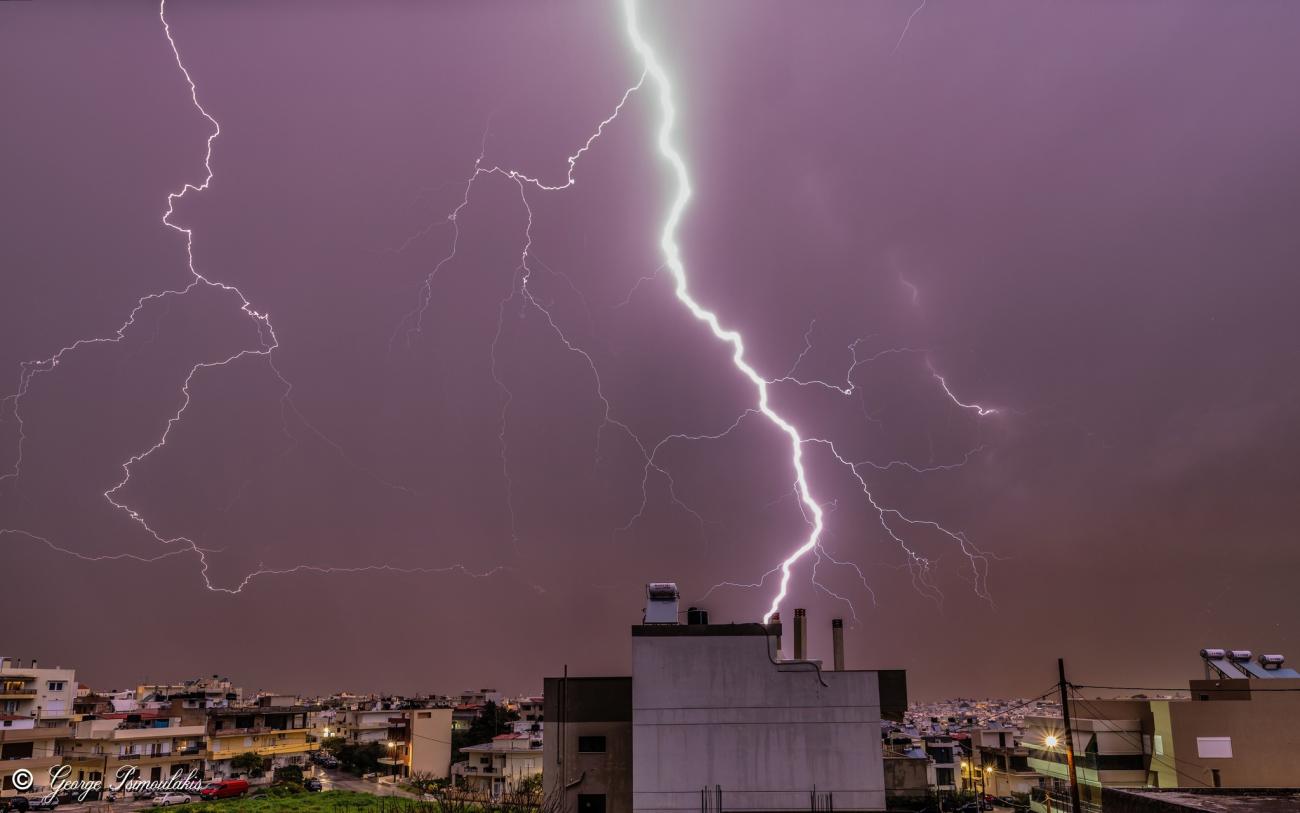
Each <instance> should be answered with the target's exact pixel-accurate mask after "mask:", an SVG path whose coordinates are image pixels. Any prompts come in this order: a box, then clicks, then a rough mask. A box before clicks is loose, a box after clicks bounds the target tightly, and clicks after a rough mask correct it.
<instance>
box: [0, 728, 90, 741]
mask: <svg viewBox="0 0 1300 813" xmlns="http://www.w3.org/2000/svg"><path fill="white" fill-rule="evenodd" d="M71 736H72V726H67V725H60V726H49V727H47V728H2V729H0V742H36V741H38V740H62V739H67V738H69V737H71Z"/></svg>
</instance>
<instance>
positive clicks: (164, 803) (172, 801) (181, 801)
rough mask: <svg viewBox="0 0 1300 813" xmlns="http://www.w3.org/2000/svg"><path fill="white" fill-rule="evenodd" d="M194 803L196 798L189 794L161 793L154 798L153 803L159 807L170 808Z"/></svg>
mask: <svg viewBox="0 0 1300 813" xmlns="http://www.w3.org/2000/svg"><path fill="white" fill-rule="evenodd" d="M192 801H194V797H193V796H191V795H189V794H188V793H174V792H173V793H160V794H158V795H157V796H155V797H153V803H154V804H155V805H157V806H158V807H168V806H170V805H187V804H189V803H190V802H192Z"/></svg>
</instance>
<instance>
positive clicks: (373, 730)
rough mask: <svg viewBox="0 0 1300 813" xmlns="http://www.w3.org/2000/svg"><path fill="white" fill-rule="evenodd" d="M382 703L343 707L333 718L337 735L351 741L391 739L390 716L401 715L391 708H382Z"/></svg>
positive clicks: (382, 740) (385, 740) (383, 741)
mask: <svg viewBox="0 0 1300 813" xmlns="http://www.w3.org/2000/svg"><path fill="white" fill-rule="evenodd" d="M383 705H384V704H382V703H378V702H376V703H374V704H373V705H370V706H366V707H364V708H355V709H344V710H343V711H342V712H341V713H340V714H339V716H337V717H336V718H335V725H336V726H337V727H338V728H337V731H338V735H339V736H342V737H347V739H348V740H349V741H351V742H360V743H366V742H378V743H387V742H389V741H391V740H392V736H391V735H390V733H389V728H391V727H392V722H391V718H393V717H394V716H397V717H400V716H401V715H400V714H398V713H397V712H394V711H393V709H391V708H384V707H383ZM399 725H400V720H399Z"/></svg>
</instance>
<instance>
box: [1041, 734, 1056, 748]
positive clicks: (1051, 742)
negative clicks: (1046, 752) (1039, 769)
mask: <svg viewBox="0 0 1300 813" xmlns="http://www.w3.org/2000/svg"><path fill="white" fill-rule="evenodd" d="M1057 742H1058V740H1057V739H1056V735H1055V734H1048V735H1047V736H1046V737H1044V738H1043V744H1044V745H1046V746H1047V747H1048V748H1055V747H1056V743H1057Z"/></svg>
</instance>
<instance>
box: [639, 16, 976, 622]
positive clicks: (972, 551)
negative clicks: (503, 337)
mask: <svg viewBox="0 0 1300 813" xmlns="http://www.w3.org/2000/svg"><path fill="white" fill-rule="evenodd" d="M924 5H925V4H924V2H923V3H922V4H921V7H918V8H917V10H916V11H915V12H913V14H912V17H915V16H916V14H917V13H919V12H920V10H921V8H923V7H924ZM623 9H624V15H625V19H626V31H627V37H628V40H629V42H630V43H631V46H632V49H633V50H634V51H635V53H636V54H637V55H638V56H639V57H640V59H641V62H642V64H643V65H644V67H645V71H646V74H647V76H648V77H649V78H650V80H651V81H652V82H653V84H654V86H655V88H656V90H657V97H658V101H659V110H660V123H659V129H658V135H657V139H656V144H657V146H658V150H659V155H660V158H661V159H662V160H663V161H664V162H665V163H667V164H668V166H669V168H670V170H671V173H672V176H673V180H674V182H675V191H674V193H673V197H672V201H671V203H670V204H669V208H668V211H667V214H666V216H665V218H664V221H663V225H662V230H661V231H660V237H659V248H660V250H661V252H662V254H663V258H664V267H666V268H667V269H668V271H669V273H670V274H671V276H672V279H673V282H674V293H675V295H676V297H677V299H678V301H680V302H681V304H682V305H684V306H685V307H686V309H687V310H688V311H690V313H691V315H692V316H694V317H695V319H697V320H698V321H700V322H703V323H704V324H705V325H707V326H708V328H709V330H710V331H711V332H712V334H713V336H714V337H715V338H716V339H717V340H718V341H720V342H722V343H724V344H726V345H728V346H729V347H730V349H731V361H732V364H733V365H734V366H735V368H736V370H737V371H738V372H739V373H740V374H741V375H742V376H743V377H744V378H745V379H747V380H748V381H749V383H750V384H752V385H753V387H754V391H755V395H756V405H755V409H756V410H757V412H759V413H760V414H762V416H763V417H765V418H766V419H767V420H768V422H769V423H771V424H772V426H774V427H775V428H776V429H777V430H778V431H780V432H781V433H783V434H784V435H785V436H786V438H787V439H788V440H789V443H790V466H791V468H792V469H793V471H794V475H795V480H794V491H795V494H796V496H797V498H798V504H799V510H800V511H801V512H802V514H803V516H804V519H805V521H806V523H807V524H808V526H809V532H808V535H807V536H806V537H805V538H804V539H803V541H802V542H800V543H799V544H798V545H797V546H796V547H795V548H794V550H792V551H791V552H790V553H789V554H787V555H786V557H785V558H784V559H782V560H781V562H780V563H779V564H778V565H777V566H776V567H774V568H772V569H771V570H768V571H767V572H766V573H764V574H763V576H762V578H760V580H759V581H758V583H757V584H748V585H742V584H737V583H732V582H724V583H722V584H720V585H715V586H714V587H713V588H710V590H709V593H711V592H712V591H713V590H714V589H716V588H717V587H720V586H745V587H759V586H762V585H763V584H764V583H765V582H766V581H767V579H768V578H769V577H770V576H772V575H773V574H776V573H779V574H780V577H779V579H778V584H777V589H776V594H775V595H774V596H773V597H772V600H771V604H770V605H769V607H768V610H767V612H766V613H765V614H764V615H763V622H764V623H767V622H768V621H769V620H770V619H771V617H772V616H773V615H774V614H775V613H776V612H777V611H778V609H779V608H780V605H781V603H782V602H783V601H784V600H785V598H786V596H787V595H788V592H789V587H790V580H791V576H792V569H793V568H794V566H795V565H796V564H797V563H798V562H799V561H800V560H801V559H803V558H804V557H805V556H807V555H808V554H810V553H811V554H813V555H814V557H815V558H816V559H817V560H818V561H820V558H821V557H823V556H825V557H827V558H828V559H829V558H830V557H829V554H826V553H825V551H824V549H823V548H822V547H821V539H822V536H823V533H824V532H825V512H824V510H823V508H822V505H821V504H820V503H819V502H818V501H817V500H816V499H815V498H814V497H813V494H812V489H811V487H810V485H809V482H808V473H807V470H806V468H805V463H804V447H805V445H806V444H809V443H812V444H819V445H824V446H825V447H827V448H828V449H829V450H830V453H831V455H832V456H833V457H834V458H835V460H837V461H838V462H839V463H840V464H841V465H842V466H843V467H845V468H847V469H848V470H849V471H850V472H851V473H852V475H853V477H854V478H855V479H856V480H857V482H858V483H859V485H860V486H861V488H862V492H863V494H864V495H865V497H866V499H867V501H868V503H869V504H870V505H871V506H872V508H873V509H874V510H875V511H876V512H877V515H878V516H879V518H880V525H881V527H882V529H883V530H884V532H885V533H886V535H888V536H889V537H890V538H891V539H893V540H894V541H895V542H896V543H897V544H898V545H899V546H900V547H901V548H902V549H903V551H904V552H905V553H906V554H907V556H908V558H909V562H910V564H911V566H912V569H913V578H914V583H916V584H917V586H918V588H920V589H922V590H923V592H925V593H928V594H930V595H932V596H934V595H936V594H937V588H936V587H934V585H933V584H932V583H931V582H930V581H929V572H930V561H929V560H928V559H926V558H925V557H924V556H922V555H920V554H919V553H917V552H916V551H915V550H914V549H913V548H912V547H911V546H910V545H909V543H908V542H907V540H906V539H905V538H904V537H903V535H902V534H901V532H900V531H898V530H896V528H895V526H908V527H922V528H926V529H929V530H930V531H933V532H937V533H939V534H940V535H942V536H944V537H947V538H948V539H949V540H951V541H953V542H955V543H957V544H958V545H959V547H960V549H961V551H962V552H963V553H964V554H965V555H966V556H967V557H968V559H969V560H970V562H971V567H972V570H973V572H974V577H975V585H976V590H977V592H978V593H979V594H980V595H981V596H982V597H987V593H986V592H985V589H984V575H985V571H986V565H987V557H986V556H985V555H984V554H983V552H982V551H980V550H979V549H978V548H976V547H975V546H974V545H972V544H971V543H970V541H969V540H968V539H967V538H966V537H965V535H964V534H962V533H959V532H954V531H950V530H948V529H947V528H944V527H943V526H941V525H939V524H938V523H935V522H931V521H928V520H916V519H913V518H911V517H909V516H906V515H904V514H902V513H901V512H899V511H898V510H896V509H894V508H891V507H888V506H884V505H881V504H880V503H878V502H877V501H876V499H875V497H874V496H873V495H872V493H871V490H870V487H869V486H868V484H867V482H866V480H865V479H864V478H863V476H862V474H861V473H860V472H859V465H860V464H854V463H853V462H852V461H850V460H849V459H847V458H846V457H844V455H842V454H841V453H840V452H839V451H838V450H837V449H836V448H835V445H834V444H833V443H832V442H831V441H829V440H826V439H822V438H811V437H810V438H805V437H804V436H803V434H802V433H801V432H800V430H799V429H798V428H797V427H796V426H795V424H794V423H793V422H792V421H791V420H790V419H788V418H787V417H785V416H784V415H782V414H781V413H779V412H777V411H776V409H774V408H773V407H772V405H771V401H770V397H769V388H770V386H772V385H773V384H775V383H776V382H777V381H791V382H794V383H796V384H799V385H803V386H808V385H818V386H822V387H825V388H829V389H832V390H835V391H836V392H839V393H840V394H842V395H852V394H853V393H854V392H855V390H856V385H855V384H854V383H853V380H852V375H853V371H854V370H855V369H856V368H857V367H859V366H860V365H862V364H865V363H868V362H869V361H871V360H874V359H875V358H878V357H879V356H881V355H883V354H885V353H897V352H920V351H916V350H914V349H912V348H895V349H891V350H887V351H883V352H882V353H879V354H876V355H875V356H872V357H870V358H868V359H859V357H858V355H857V344H858V342H856V341H855V342H854V343H853V344H852V345H850V348H849V349H850V353H851V356H852V360H853V363H852V365H851V366H850V368H849V370H848V373H847V375H846V383H845V384H844V385H842V386H841V385H839V384H831V383H829V382H825V381H803V380H800V379H797V378H795V377H794V373H795V370H796V369H797V368H798V366H799V364H800V362H802V361H803V359H804V357H805V356H806V355H807V353H808V352H809V351H810V349H811V333H812V329H813V326H812V325H810V326H809V329H808V332H807V333H805V336H804V342H805V348H804V351H803V352H801V353H800V355H799V357H798V358H797V359H796V360H795V363H794V365H793V366H792V367H791V368H790V370H789V371H788V372H787V373H786V375H785V376H783V377H782V378H780V379H773V380H769V379H767V378H765V377H764V376H762V375H761V374H760V373H759V372H758V371H757V370H756V369H755V367H754V366H753V364H752V363H751V362H750V361H749V360H748V358H747V357H746V354H745V340H744V337H743V336H742V335H741V334H740V332H739V331H737V330H733V329H729V328H726V327H724V326H723V325H722V321H721V319H720V318H719V317H718V315H717V314H716V313H714V312H713V311H712V310H709V309H708V308H706V307H705V306H704V305H702V304H701V303H700V302H698V301H697V300H696V299H695V298H694V297H693V296H692V295H691V290H690V282H689V277H688V274H687V271H686V266H685V263H684V261H683V259H682V252H681V248H680V246H679V245H678V243H677V230H678V227H679V225H680V224H681V221H682V219H683V217H684V215H685V212H686V209H687V206H688V205H689V203H690V200H691V195H692V186H691V178H690V171H689V169H688V167H687V164H686V159H685V158H684V157H683V155H682V153H681V151H680V150H679V149H678V148H677V146H676V144H675V143H674V140H673V134H674V129H675V127H676V123H677V106H676V103H675V101H674V97H673V87H672V82H671V80H670V79H669V76H668V72H667V70H665V68H664V66H663V63H662V62H661V61H660V59H659V57H658V55H657V53H656V51H655V49H654V47H653V46H652V45H651V44H650V42H649V41H648V40H647V39H646V38H645V36H644V35H643V33H642V31H641V27H640V21H639V18H638V4H637V2H636V0H623ZM910 23H911V18H909V19H908V24H909V26H910ZM904 34H906V29H904ZM900 43H901V37H900ZM859 341H860V340H859ZM927 363H928V362H927ZM929 369H930V371H931V374H932V375H933V376H934V378H935V379H936V380H937V381H938V382H939V384H940V386H941V387H942V388H943V390H944V392H945V393H947V395H948V397H949V398H950V399H952V400H953V402H954V403H956V404H957V405H958V406H960V407H962V408H965V409H974V410H976V411H978V414H979V415H980V416H981V417H982V416H986V415H991V414H994V413H995V412H996V410H993V409H986V408H984V407H981V406H978V405H974V404H966V403H963V402H961V401H959V400H958V399H957V398H956V396H954V395H953V393H952V391H951V390H950V389H949V388H948V385H947V382H946V381H945V380H944V378H943V377H942V376H940V375H939V374H938V373H937V372H935V370H934V368H933V366H931V367H930V368H929ZM733 428H734V426H733ZM728 431H730V429H729V430H728ZM836 564H843V563H840V562H836ZM853 567H855V568H856V565H853ZM815 568H816V563H814V573H813V579H814V584H816V585H817V586H818V587H820V588H821V589H823V590H825V591H826V592H828V593H830V592H831V591H829V589H828V588H826V587H825V586H823V585H821V584H820V583H818V582H816V571H815ZM858 574H859V576H861V575H862V574H861V570H860V569H858ZM865 582H866V580H865V578H864V579H863V583H864V585H865ZM869 589H870V588H869V587H868V590H869ZM705 595H708V593H706V594H705ZM831 595H834V597H835V598H837V599H841V600H846V599H844V598H843V597H842V596H838V595H835V594H834V593H831Z"/></svg>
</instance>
